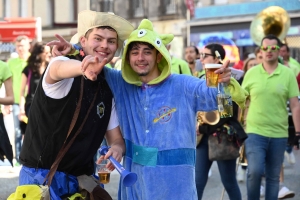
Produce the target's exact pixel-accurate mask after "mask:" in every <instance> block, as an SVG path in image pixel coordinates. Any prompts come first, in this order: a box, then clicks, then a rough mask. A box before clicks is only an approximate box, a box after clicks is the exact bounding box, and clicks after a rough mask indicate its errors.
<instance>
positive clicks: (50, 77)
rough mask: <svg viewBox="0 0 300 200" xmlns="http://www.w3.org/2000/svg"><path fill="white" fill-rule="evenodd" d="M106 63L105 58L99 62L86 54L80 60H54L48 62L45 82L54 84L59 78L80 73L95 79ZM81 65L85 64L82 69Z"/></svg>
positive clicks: (96, 58)
mask: <svg viewBox="0 0 300 200" xmlns="http://www.w3.org/2000/svg"><path fill="white" fill-rule="evenodd" d="M106 63H107V59H106V58H104V59H103V60H102V61H101V62H100V61H99V58H98V57H94V56H86V57H85V58H84V59H83V61H82V62H81V61H78V60H70V59H69V60H54V61H53V62H52V63H50V64H49V73H48V74H47V76H46V82H47V83H49V84H54V83H56V82H58V81H60V80H63V79H67V78H74V77H77V76H80V75H84V76H85V77H86V78H87V79H90V80H92V81H95V80H97V75H98V74H99V73H100V72H101V70H102V68H103V67H104V65H105V64H106ZM82 65H84V66H85V69H84V70H82V69H81V66H82Z"/></svg>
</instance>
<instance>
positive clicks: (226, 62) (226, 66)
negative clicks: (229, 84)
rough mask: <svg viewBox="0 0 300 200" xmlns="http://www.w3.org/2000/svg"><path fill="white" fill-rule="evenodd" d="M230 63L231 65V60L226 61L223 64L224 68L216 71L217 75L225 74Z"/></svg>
mask: <svg viewBox="0 0 300 200" xmlns="http://www.w3.org/2000/svg"><path fill="white" fill-rule="evenodd" d="M229 63H230V60H226V61H225V62H224V64H223V66H222V67H221V68H220V69H218V70H216V71H215V74H220V73H223V72H224V70H225V69H226V68H228V67H229Z"/></svg>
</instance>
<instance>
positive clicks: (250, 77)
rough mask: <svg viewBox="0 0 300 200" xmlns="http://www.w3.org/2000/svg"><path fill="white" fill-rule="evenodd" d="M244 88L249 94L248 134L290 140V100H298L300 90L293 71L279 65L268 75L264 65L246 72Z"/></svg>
mask: <svg viewBox="0 0 300 200" xmlns="http://www.w3.org/2000/svg"><path fill="white" fill-rule="evenodd" d="M242 87H243V88H244V89H245V90H246V91H248V92H249V95H250V106H249V109H248V114H247V128H246V131H247V133H255V134H258V135H262V136H265V137H271V138H286V137H288V111H287V109H286V104H287V101H288V100H289V99H290V98H292V97H297V96H298V94H299V88H298V84H297V80H296V78H295V75H294V73H293V72H292V70H291V69H290V68H288V67H286V66H284V65H282V64H278V67H277V68H276V69H275V71H274V72H273V73H272V74H271V75H269V74H268V73H267V72H266V71H265V69H264V68H263V66H262V64H260V65H257V66H256V67H253V68H251V69H250V70H249V71H247V73H246V75H245V77H244V80H243V84H242Z"/></svg>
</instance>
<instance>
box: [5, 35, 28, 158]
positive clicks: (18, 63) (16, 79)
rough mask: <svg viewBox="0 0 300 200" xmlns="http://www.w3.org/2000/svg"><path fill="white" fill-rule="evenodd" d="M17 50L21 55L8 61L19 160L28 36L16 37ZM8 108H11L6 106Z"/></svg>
mask: <svg viewBox="0 0 300 200" xmlns="http://www.w3.org/2000/svg"><path fill="white" fill-rule="evenodd" d="M15 46H16V51H17V53H18V55H19V57H17V58H11V59H9V60H8V61H7V64H8V67H9V69H10V71H11V73H12V77H13V91H14V104H13V106H12V112H13V119H14V129H15V144H14V146H15V158H16V160H17V162H19V155H20V151H21V144H22V133H21V129H20V121H19V118H18V116H19V113H20V108H19V101H20V87H21V77H22V71H23V69H24V68H25V66H26V65H27V59H28V57H29V55H30V52H29V49H30V43H29V38H28V37H27V36H24V35H21V36H18V37H17V38H16V43H15ZM6 110H8V111H9V110H11V109H8V108H6Z"/></svg>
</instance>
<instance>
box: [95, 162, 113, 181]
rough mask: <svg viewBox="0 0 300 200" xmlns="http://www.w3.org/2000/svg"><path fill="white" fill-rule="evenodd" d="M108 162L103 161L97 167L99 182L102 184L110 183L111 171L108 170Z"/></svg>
mask: <svg viewBox="0 0 300 200" xmlns="http://www.w3.org/2000/svg"><path fill="white" fill-rule="evenodd" d="M107 163H108V160H103V161H102V162H101V163H100V164H98V163H96V165H97V172H98V176H99V181H100V183H102V184H107V183H109V181H110V172H111V171H110V170H109V169H107V168H106V165H107Z"/></svg>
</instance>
